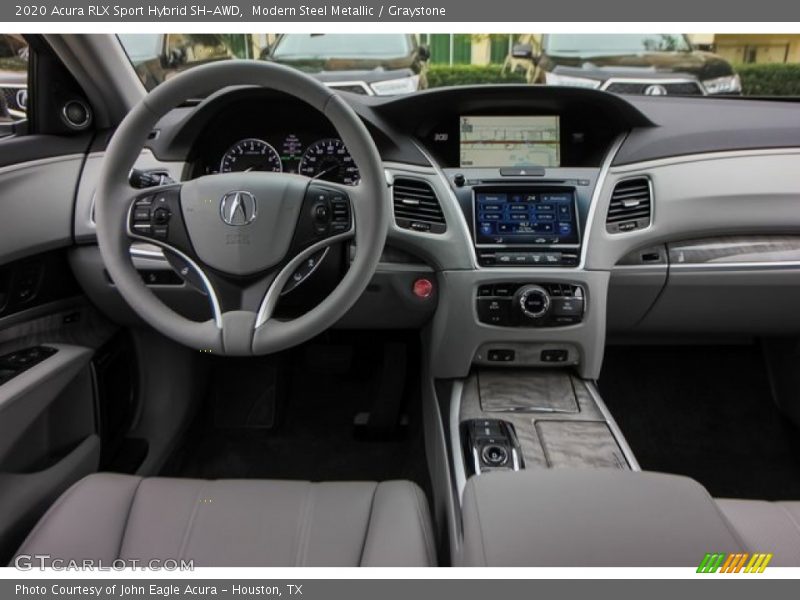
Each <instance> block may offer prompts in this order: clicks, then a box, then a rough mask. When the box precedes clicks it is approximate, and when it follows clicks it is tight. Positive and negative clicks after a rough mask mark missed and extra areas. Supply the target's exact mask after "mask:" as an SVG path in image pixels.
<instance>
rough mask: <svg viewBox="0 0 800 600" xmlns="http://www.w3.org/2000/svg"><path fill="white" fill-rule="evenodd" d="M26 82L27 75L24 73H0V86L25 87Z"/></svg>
mask: <svg viewBox="0 0 800 600" xmlns="http://www.w3.org/2000/svg"><path fill="white" fill-rule="evenodd" d="M27 82H28V74H27V73H26V72H24V71H0V85H2V84H4V83H5V84H9V83H10V84H14V85H25V84H26V83H27Z"/></svg>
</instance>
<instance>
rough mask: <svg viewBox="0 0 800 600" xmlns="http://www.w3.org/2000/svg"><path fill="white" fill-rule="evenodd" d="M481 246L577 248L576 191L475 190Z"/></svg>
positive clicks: (476, 222) (478, 242) (476, 228)
mask: <svg viewBox="0 0 800 600" xmlns="http://www.w3.org/2000/svg"><path fill="white" fill-rule="evenodd" d="M475 242H476V244H477V245H478V246H508V245H521V246H536V245H542V244H544V245H564V244H572V245H577V244H578V242H579V239H578V220H577V219H576V218H575V193H574V192H573V191H572V190H552V191H540V190H531V188H527V189H519V190H518V189H510V188H503V189H502V190H497V191H495V190H491V191H489V190H486V189H476V190H475Z"/></svg>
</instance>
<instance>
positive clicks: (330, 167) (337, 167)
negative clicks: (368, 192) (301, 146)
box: [299, 138, 358, 185]
mask: <svg viewBox="0 0 800 600" xmlns="http://www.w3.org/2000/svg"><path fill="white" fill-rule="evenodd" d="M299 172H300V174H301V175H305V176H306V177H314V178H317V179H324V180H326V181H335V182H339V183H345V184H348V185H353V184H355V183H357V182H358V167H356V164H355V163H354V162H353V157H352V156H350V153H349V152H348V151H347V148H346V147H345V145H344V142H342V140H340V139H337V138H328V139H324V140H318V141H316V142H314V143H313V144H311V145H310V146H309V147H308V148H306V151H305V152H304V153H303V158H302V159H300V169H299Z"/></svg>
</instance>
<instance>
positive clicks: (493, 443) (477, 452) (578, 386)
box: [450, 368, 638, 491]
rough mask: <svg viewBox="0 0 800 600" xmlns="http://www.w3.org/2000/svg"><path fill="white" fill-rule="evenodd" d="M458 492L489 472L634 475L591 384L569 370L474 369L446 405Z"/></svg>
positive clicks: (631, 461) (619, 436) (621, 441)
mask: <svg viewBox="0 0 800 600" xmlns="http://www.w3.org/2000/svg"><path fill="white" fill-rule="evenodd" d="M450 427H451V435H454V438H453V440H452V444H451V447H452V448H453V456H454V461H455V474H456V483H457V488H458V489H459V491H462V490H463V489H464V486H465V485H466V481H467V479H469V478H470V477H472V476H480V475H482V474H485V473H487V472H491V471H522V470H526V471H530V470H542V469H545V470H549V469H561V468H603V469H614V470H623V471H627V470H638V465H637V463H636V459H635V458H634V457H633V453H632V452H631V451H630V448H629V447H628V445H627V443H626V441H625V439H624V437H623V436H622V433H621V432H620V430H619V429H618V427H617V425H616V423H615V422H614V420H613V418H612V417H611V415H610V413H609V412H608V410H607V409H606V407H605V405H604V404H603V401H602V399H601V398H600V395H599V393H598V392H597V389H596V387H595V386H594V384H593V383H591V382H587V381H585V380H583V379H581V378H579V377H576V376H574V375H573V374H572V373H571V372H570V371H569V370H566V369H554V368H551V369H546V370H542V369H497V368H478V369H475V370H474V371H473V373H472V374H471V375H470V376H469V377H467V378H466V379H465V380H463V382H462V383H461V384H460V385H459V386H456V389H455V390H454V394H453V397H452V399H451V424H450Z"/></svg>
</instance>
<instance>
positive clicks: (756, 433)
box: [599, 346, 800, 500]
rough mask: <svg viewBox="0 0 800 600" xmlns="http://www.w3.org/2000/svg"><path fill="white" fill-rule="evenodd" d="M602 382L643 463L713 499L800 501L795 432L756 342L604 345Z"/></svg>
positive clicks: (799, 442)
mask: <svg viewBox="0 0 800 600" xmlns="http://www.w3.org/2000/svg"><path fill="white" fill-rule="evenodd" d="M599 387H600V391H601V393H602V396H603V399H604V400H605V402H606V404H607V405H608V407H609V409H610V410H611V413H612V414H613V416H614V418H615V419H616V421H617V423H618V424H619V426H620V429H622V432H623V434H624V435H625V437H626V439H627V440H628V443H629V444H630V446H631V448H632V449H633V452H634V454H635V456H636V458H637V459H638V461H639V463H640V464H641V466H642V468H643V469H645V470H651V471H663V472H667V473H677V474H682V475H688V476H689V477H692V478H694V479H696V480H698V481H699V482H700V483H702V484H703V485H704V486H705V487H706V488H707V489H708V491H709V492H711V495H712V496H715V497H726V498H752V499H770V500H800V432H799V431H798V429H796V428H795V427H794V426H793V425H792V424H791V423H790V422H789V421H788V420H787V419H785V418H784V417H783V416H782V415H781V414H780V413H779V412H778V410H777V408H776V407H775V404H774V403H773V401H772V397H771V392H770V387H769V382H768V379H767V373H766V369H765V366H764V362H763V358H762V355H761V353H760V351H759V349H758V347H756V346H719V347H718V346H714V347H709V346H706V347H697V346H687V347H663V346H658V347H650V346H636V347H610V348H608V349H607V352H606V357H605V362H604V366H603V372H602V374H601V377H600V381H599Z"/></svg>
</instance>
